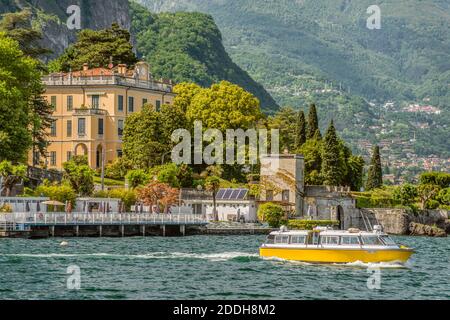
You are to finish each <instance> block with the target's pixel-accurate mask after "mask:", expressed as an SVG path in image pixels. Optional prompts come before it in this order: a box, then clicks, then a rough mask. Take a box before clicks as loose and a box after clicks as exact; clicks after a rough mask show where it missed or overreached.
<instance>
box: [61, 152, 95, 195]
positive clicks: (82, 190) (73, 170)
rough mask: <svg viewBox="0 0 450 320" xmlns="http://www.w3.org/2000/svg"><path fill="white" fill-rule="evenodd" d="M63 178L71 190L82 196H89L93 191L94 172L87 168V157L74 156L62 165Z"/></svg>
mask: <svg viewBox="0 0 450 320" xmlns="http://www.w3.org/2000/svg"><path fill="white" fill-rule="evenodd" d="M63 168H64V178H65V179H66V180H67V181H68V182H69V183H70V185H71V186H72V188H73V190H75V192H77V193H79V194H80V195H82V196H89V195H91V194H92V192H93V191H94V174H95V171H94V170H92V169H91V167H89V164H88V159H87V156H74V157H73V158H72V159H71V160H69V161H67V162H65V163H63Z"/></svg>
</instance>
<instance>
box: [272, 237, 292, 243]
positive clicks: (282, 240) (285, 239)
mask: <svg viewBox="0 0 450 320" xmlns="http://www.w3.org/2000/svg"><path fill="white" fill-rule="evenodd" d="M282 243H289V236H275V244H282Z"/></svg>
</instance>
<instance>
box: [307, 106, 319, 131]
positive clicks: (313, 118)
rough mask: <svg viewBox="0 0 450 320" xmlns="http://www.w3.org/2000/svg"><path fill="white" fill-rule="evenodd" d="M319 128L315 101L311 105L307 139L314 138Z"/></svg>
mask: <svg viewBox="0 0 450 320" xmlns="http://www.w3.org/2000/svg"><path fill="white" fill-rule="evenodd" d="M318 129H319V120H318V118H317V110H316V105H315V104H314V103H313V104H311V106H310V107H309V114H308V129H307V131H306V139H313V138H314V134H315V133H316V130H318Z"/></svg>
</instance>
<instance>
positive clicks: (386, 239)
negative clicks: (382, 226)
mask: <svg viewBox="0 0 450 320" xmlns="http://www.w3.org/2000/svg"><path fill="white" fill-rule="evenodd" d="M380 238H381V240H382V241H383V242H384V243H385V244H386V245H387V246H396V245H397V244H396V243H395V242H394V240H392V239H391V238H390V237H389V236H380Z"/></svg>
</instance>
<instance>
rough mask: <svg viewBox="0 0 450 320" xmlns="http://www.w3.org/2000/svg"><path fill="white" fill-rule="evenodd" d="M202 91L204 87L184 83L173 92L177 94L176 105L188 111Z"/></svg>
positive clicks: (178, 85)
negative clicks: (193, 100)
mask: <svg viewBox="0 0 450 320" xmlns="http://www.w3.org/2000/svg"><path fill="white" fill-rule="evenodd" d="M201 90H202V87H200V86H199V85H197V84H195V83H190V82H182V83H179V84H177V85H176V86H174V87H173V92H174V93H175V94H176V97H175V99H174V105H176V106H178V107H179V108H181V109H182V110H183V111H184V112H186V111H187V109H188V107H189V106H190V104H191V101H192V99H193V98H194V97H195V95H196V94H197V93H199V92H200V91H201Z"/></svg>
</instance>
